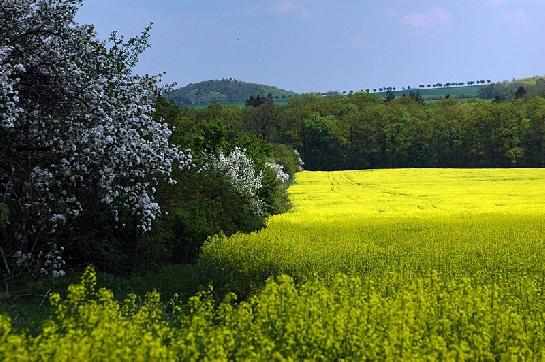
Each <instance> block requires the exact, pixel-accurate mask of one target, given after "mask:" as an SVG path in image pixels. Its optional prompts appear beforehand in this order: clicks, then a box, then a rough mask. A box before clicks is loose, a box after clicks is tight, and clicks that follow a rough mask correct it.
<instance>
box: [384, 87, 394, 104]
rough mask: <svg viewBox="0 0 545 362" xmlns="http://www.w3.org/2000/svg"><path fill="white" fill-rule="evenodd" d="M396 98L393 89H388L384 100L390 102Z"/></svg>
mask: <svg viewBox="0 0 545 362" xmlns="http://www.w3.org/2000/svg"><path fill="white" fill-rule="evenodd" d="M395 98H396V95H395V93H394V92H392V91H391V90H388V91H386V94H385V99H384V102H386V103H390V102H391V101H393V100H394V99H395Z"/></svg>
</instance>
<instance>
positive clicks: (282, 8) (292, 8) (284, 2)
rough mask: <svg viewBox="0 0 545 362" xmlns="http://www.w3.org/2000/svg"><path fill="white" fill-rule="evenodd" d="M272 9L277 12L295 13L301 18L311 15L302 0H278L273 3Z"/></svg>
mask: <svg viewBox="0 0 545 362" xmlns="http://www.w3.org/2000/svg"><path fill="white" fill-rule="evenodd" d="M272 10H273V12H275V13H277V14H295V15H298V16H301V17H303V18H308V17H311V16H312V11H311V10H310V7H309V6H308V3H307V1H304V0H279V1H277V2H276V3H274V4H273V6H272Z"/></svg>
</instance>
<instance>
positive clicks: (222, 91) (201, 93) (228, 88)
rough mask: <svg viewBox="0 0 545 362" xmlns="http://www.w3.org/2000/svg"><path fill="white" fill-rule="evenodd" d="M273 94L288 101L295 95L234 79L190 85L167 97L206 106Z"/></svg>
mask: <svg viewBox="0 0 545 362" xmlns="http://www.w3.org/2000/svg"><path fill="white" fill-rule="evenodd" d="M269 93H271V94H272V96H273V98H274V99H276V100H282V99H287V98H289V97H291V96H292V95H295V93H293V92H290V91H287V90H284V89H280V88H277V87H273V86H269V85H264V84H255V83H246V82H242V81H239V80H234V79H223V80H207V81H204V82H200V83H190V84H188V85H186V86H185V87H182V88H178V89H176V90H174V91H172V92H169V93H168V94H166V95H165V97H166V98H167V99H168V100H171V101H173V102H175V103H176V104H178V105H183V106H190V105H205V104H212V103H214V102H218V103H231V104H232V103H238V104H240V103H243V102H245V101H246V100H247V99H248V98H250V96H257V95H262V96H266V95H268V94H269Z"/></svg>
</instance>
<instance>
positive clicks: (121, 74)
mask: <svg viewBox="0 0 545 362" xmlns="http://www.w3.org/2000/svg"><path fill="white" fill-rule="evenodd" d="M80 4H81V1H77V0H0V9H2V10H1V11H0V128H4V131H6V135H7V136H6V142H7V144H8V147H7V151H6V153H7V155H6V156H7V157H6V160H7V161H6V162H3V163H1V164H0V194H2V195H5V198H6V200H7V203H8V205H9V207H10V210H11V211H12V213H17V217H14V218H13V220H14V221H15V223H12V224H15V225H14V228H15V230H14V232H13V235H15V237H14V238H15V239H16V240H15V241H16V242H17V243H18V246H14V248H15V249H16V250H21V252H22V253H23V254H24V255H28V254H29V253H32V254H33V255H37V254H38V252H39V251H40V250H43V252H44V253H45V254H47V253H48V252H49V251H48V250H44V249H46V246H45V244H46V243H44V242H41V244H39V243H38V244H36V242H32V243H31V242H30V239H31V237H30V235H34V236H33V237H32V239H34V240H38V241H40V240H43V239H44V238H45V236H44V235H47V234H52V233H54V232H56V231H58V230H59V228H65V227H67V225H69V224H70V222H71V221H72V220H75V219H77V218H78V217H80V216H81V215H82V214H83V213H85V212H86V206H87V203H88V200H99V202H100V203H102V204H103V205H106V206H107V207H108V208H109V209H110V210H111V211H112V218H113V219H116V216H117V214H118V212H119V211H122V210H127V211H128V212H129V213H130V214H132V215H133V216H134V217H135V219H136V220H137V225H138V228H139V229H140V230H144V231H146V230H149V229H150V228H151V224H152V221H153V219H154V218H155V217H156V215H157V214H158V213H159V211H160V207H159V205H158V203H157V202H156V201H155V199H154V193H155V191H156V186H157V183H158V180H159V179H160V178H163V177H166V178H168V177H169V175H170V174H171V172H172V169H173V167H174V165H175V164H176V163H177V164H179V165H180V166H187V165H189V164H190V163H191V156H190V154H189V153H186V152H182V151H180V150H179V149H177V148H174V147H172V146H170V145H169V141H168V140H169V136H170V135H171V131H170V130H169V129H168V127H167V126H166V125H165V124H163V123H160V122H157V121H155V120H153V119H152V114H153V112H154V102H155V100H156V97H157V95H158V94H159V92H160V91H161V89H159V88H158V82H159V80H160V77H159V76H148V75H145V76H138V75H134V74H133V67H134V65H135V64H136V62H137V59H138V55H139V54H140V53H141V52H142V51H143V50H144V49H145V48H146V47H147V46H148V35H149V30H150V29H149V28H147V29H146V30H145V31H144V33H143V34H142V35H141V36H138V37H135V38H132V39H129V40H127V41H125V40H124V39H123V37H118V36H116V34H115V33H112V35H111V37H110V38H109V40H108V41H106V42H101V41H98V40H96V33H95V31H94V29H93V27H92V26H89V25H79V24H77V23H76V22H75V20H74V16H75V14H76V12H77V10H78V8H79V5H80ZM3 142H4V140H3ZM25 249H26V250H25ZM45 254H44V255H45Z"/></svg>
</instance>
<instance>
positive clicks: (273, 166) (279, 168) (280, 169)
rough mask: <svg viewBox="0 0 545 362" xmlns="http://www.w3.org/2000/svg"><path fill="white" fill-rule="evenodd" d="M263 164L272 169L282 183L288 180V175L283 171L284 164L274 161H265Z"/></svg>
mask: <svg viewBox="0 0 545 362" xmlns="http://www.w3.org/2000/svg"><path fill="white" fill-rule="evenodd" d="M265 166H266V167H268V168H270V169H271V170H273V171H274V173H275V174H276V178H277V179H278V180H279V181H280V182H282V183H283V184H285V183H286V182H288V180H289V179H290V175H288V174H287V173H286V171H284V166H282V165H279V164H277V163H274V162H266V163H265Z"/></svg>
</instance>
